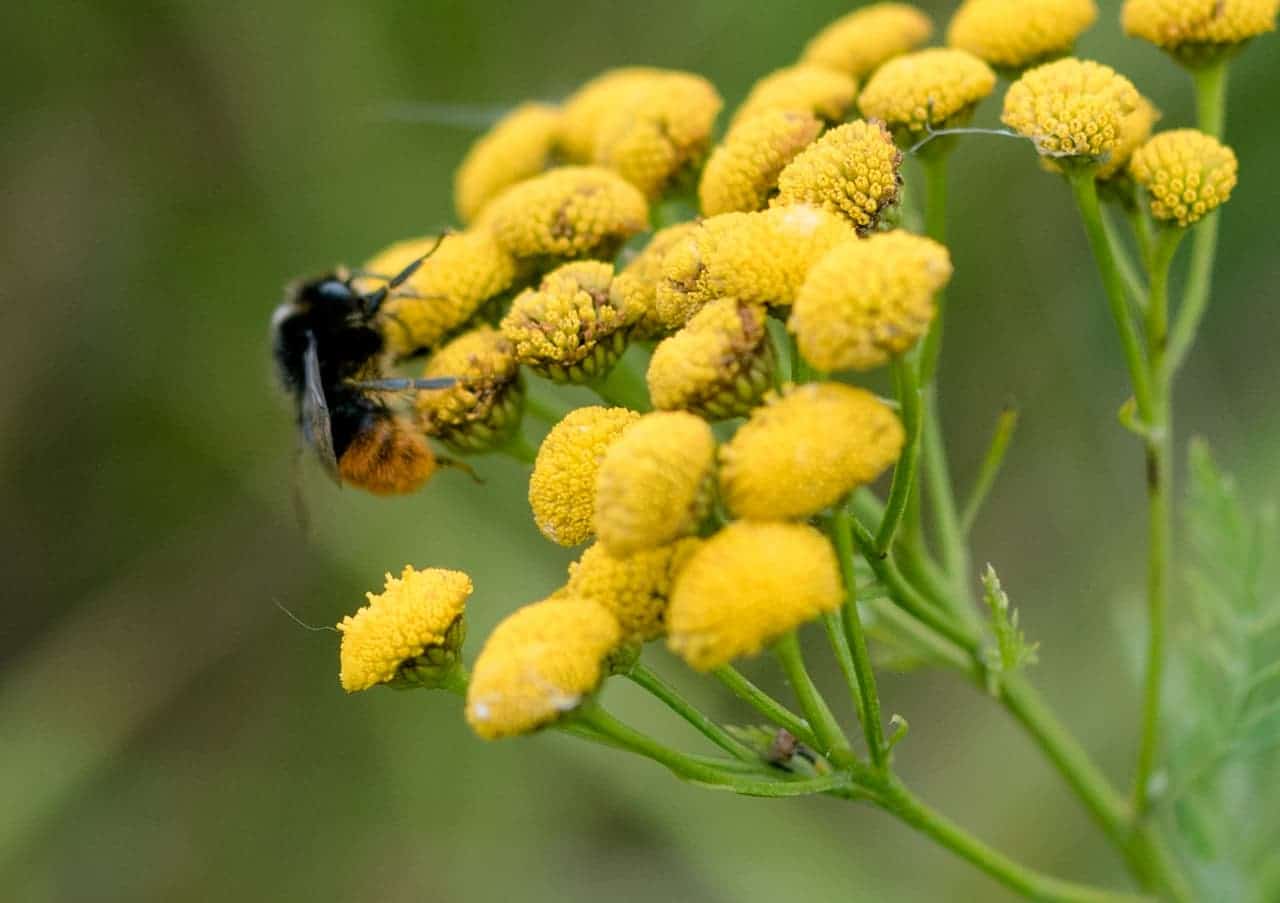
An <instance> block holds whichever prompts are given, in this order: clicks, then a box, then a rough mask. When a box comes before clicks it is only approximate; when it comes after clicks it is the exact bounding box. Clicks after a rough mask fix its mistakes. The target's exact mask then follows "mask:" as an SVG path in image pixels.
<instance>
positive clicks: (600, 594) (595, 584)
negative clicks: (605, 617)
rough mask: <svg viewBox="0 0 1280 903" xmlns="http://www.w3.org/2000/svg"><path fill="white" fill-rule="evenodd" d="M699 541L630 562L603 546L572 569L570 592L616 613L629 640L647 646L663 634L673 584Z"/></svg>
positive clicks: (647, 552) (645, 554)
mask: <svg viewBox="0 0 1280 903" xmlns="http://www.w3.org/2000/svg"><path fill="white" fill-rule="evenodd" d="M700 543H701V540H699V539H692V538H691V539H681V540H679V541H678V542H675V543H672V544H670V545H665V546H661V547H660V548H653V549H646V550H644V551H642V552H637V553H635V554H634V555H629V556H627V557H625V558H617V557H615V556H614V555H613V554H612V553H611V552H610V551H609V550H608V549H606V548H605V547H604V546H603V545H601V544H600V543H596V544H595V545H593V546H591V547H590V548H589V549H587V550H586V551H585V552H583V553H582V557H581V558H580V559H579V560H578V561H576V562H574V563H573V564H571V565H569V583H568V584H567V585H566V586H565V592H566V593H567V594H568V595H569V596H570V597H572V598H576V599H582V600H584V601H587V602H593V603H596V604H598V605H600V606H601V607H603V608H606V609H608V610H609V611H610V612H612V613H613V616H614V617H615V618H617V619H618V624H619V625H620V626H621V627H622V633H623V636H624V639H626V640H628V641H635V642H642V643H643V642H645V641H647V640H652V639H654V638H655V637H659V636H662V634H663V632H664V629H665V624H664V620H665V616H666V611H667V599H668V597H669V596H670V595H671V584H672V581H673V580H674V579H675V577H676V574H678V573H679V572H680V568H682V567H683V566H684V564H685V562H686V561H688V560H689V556H690V555H691V554H692V553H693V551H694V549H696V548H697V547H698V545H699V544H700Z"/></svg>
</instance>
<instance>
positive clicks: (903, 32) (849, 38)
mask: <svg viewBox="0 0 1280 903" xmlns="http://www.w3.org/2000/svg"><path fill="white" fill-rule="evenodd" d="M932 32H933V23H932V22H931V21H929V17H928V16H926V15H925V14H924V13H923V12H921V11H920V10H918V9H916V8H915V7H914V6H911V5H910V4H907V3H873V4H871V5H870V6H868V7H865V8H863V9H859V10H855V11H854V12H851V13H849V14H848V15H845V16H842V17H841V18H839V19H837V20H836V21H834V22H832V23H831V24H830V25H828V26H827V27H826V28H824V29H822V31H820V32H818V34H817V35H815V36H814V37H813V39H812V40H811V41H809V44H808V45H807V46H806V47H805V49H804V54H803V55H802V56H801V60H802V61H803V62H806V63H812V64H814V65H817V66H826V67H827V68H829V69H836V70H839V71H840V72H847V73H848V74H850V75H852V76H854V77H855V78H865V77H866V76H868V75H870V74H871V72H872V71H873V70H875V69H877V68H879V67H880V66H881V65H882V64H883V63H884V62H885V61H886V60H889V59H891V58H893V57H895V56H897V55H898V54H900V53H906V52H907V51H908V50H911V49H913V48H916V47H919V46H920V45H921V44H923V43H924V42H925V41H927V40H929V35H930V34H931V33H932Z"/></svg>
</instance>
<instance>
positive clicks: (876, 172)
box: [773, 120, 902, 232]
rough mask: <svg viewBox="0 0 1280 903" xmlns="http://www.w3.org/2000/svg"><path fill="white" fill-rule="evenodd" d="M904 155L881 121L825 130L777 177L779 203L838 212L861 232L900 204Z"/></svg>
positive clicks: (861, 122) (777, 200) (776, 202)
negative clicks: (814, 206) (884, 212)
mask: <svg viewBox="0 0 1280 903" xmlns="http://www.w3.org/2000/svg"><path fill="white" fill-rule="evenodd" d="M901 166H902V153H901V151H899V150H898V148H897V146H896V145H895V144H894V143H893V136H892V135H891V134H889V131H888V129H886V128H885V127H884V126H883V125H881V124H880V123H871V122H864V121H862V120H858V121H856V122H850V123H848V124H847V125H842V126H839V127H838V128H834V129H832V130H831V131H829V132H827V133H826V134H825V135H823V136H822V137H821V138H819V139H818V140H817V141H815V142H814V143H813V144H811V145H809V147H807V148H806V149H805V150H804V151H802V152H801V153H800V154H799V155H798V156H797V157H796V158H795V159H794V160H792V161H791V163H790V165H789V166H787V168H786V169H784V170H783V171H782V175H781V176H779V177H778V194H777V196H776V197H774V199H773V203H774V204H775V205H779V206H782V205H790V204H813V205H816V206H818V207H823V208H825V209H827V210H830V211H833V212H835V213H839V214H840V215H842V216H844V217H845V218H846V219H847V220H849V222H851V223H853V225H854V226H855V227H857V229H858V231H859V232H867V231H869V230H871V229H873V228H875V226H876V223H877V222H879V219H880V214H881V213H882V212H883V211H884V210H885V208H887V207H890V206H892V205H893V204H896V203H897V201H898V189H899V188H900V187H901V185H902V178H901V176H900V175H899V172H898V171H899V169H900V167H901Z"/></svg>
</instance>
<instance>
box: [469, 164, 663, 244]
mask: <svg viewBox="0 0 1280 903" xmlns="http://www.w3.org/2000/svg"><path fill="white" fill-rule="evenodd" d="M648 224H649V206H648V204H647V203H646V202H645V199H644V195H642V194H641V193H640V192H639V191H638V190H637V189H636V188H635V186H633V185H632V184H631V183H629V182H627V181H626V180H625V179H623V178H622V177H621V176H619V175H618V174H617V173H615V172H612V171H611V170H608V169H603V168H601V167H598V166H562V167H559V168H557V169H551V170H548V171H547V172H545V173H543V174H542V175H540V176H534V177H533V178H532V179H526V180H525V181H523V182H520V183H518V184H516V185H513V186H511V187H510V188H508V189H507V190H506V191H504V192H503V193H502V194H500V195H498V196H497V197H496V198H494V199H493V200H492V201H491V202H490V203H489V205H488V206H487V207H485V211H484V216H483V217H481V219H480V223H478V224H477V225H485V226H488V227H489V228H490V229H491V230H492V232H493V236H494V238H495V239H496V240H497V242H498V244H499V245H500V246H501V247H502V248H503V249H504V250H506V251H507V252H508V253H509V254H511V255H512V256H514V257H516V258H517V259H519V260H532V261H534V262H542V261H545V260H546V259H547V258H552V259H565V258H575V257H597V258H601V259H609V258H612V257H613V255H614V254H616V253H617V250H618V248H619V247H621V246H622V243H623V242H624V241H625V240H626V239H627V238H628V237H629V236H631V235H634V234H636V233H637V232H641V231H643V230H644V228H645V227H646V226H647V225H648Z"/></svg>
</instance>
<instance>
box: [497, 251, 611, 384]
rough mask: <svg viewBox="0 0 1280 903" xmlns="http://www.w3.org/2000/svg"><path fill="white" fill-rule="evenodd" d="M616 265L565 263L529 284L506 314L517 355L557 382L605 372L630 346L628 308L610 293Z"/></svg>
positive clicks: (506, 332) (504, 330)
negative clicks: (532, 285)
mask: <svg viewBox="0 0 1280 903" xmlns="http://www.w3.org/2000/svg"><path fill="white" fill-rule="evenodd" d="M612 280H613V265H612V264H608V263H602V262H600V261H596V260H582V261H578V262H576V263H566V264H564V265H563V266H561V267H558V268H557V269H555V270H552V271H551V272H550V273H548V274H547V275H546V276H544V277H543V278H542V282H541V284H540V285H539V286H538V288H537V289H525V290H524V291H523V292H521V293H520V294H519V295H517V296H516V299H515V301H513V302H512V303H511V309H510V310H509V311H508V312H507V315H506V316H505V317H503V318H502V334H503V335H504V336H506V337H507V339H508V340H509V341H510V342H511V344H512V345H513V346H514V347H515V356H516V360H517V361H519V362H520V363H522V364H525V365H527V366H529V367H531V368H533V369H534V370H535V371H536V372H538V373H540V374H542V375H543V376H546V377H548V378H550V379H553V380H555V381H556V382H578V383H580V382H586V381H588V380H590V379H593V378H595V377H597V376H600V375H602V374H604V373H607V372H608V370H609V368H611V367H612V366H613V365H614V364H615V363H617V360H618V357H619V355H621V354H622V352H623V351H624V350H625V349H626V345H627V327H628V326H629V325H630V322H629V319H628V314H627V312H626V311H625V310H622V309H619V308H618V307H616V306H615V305H614V303H613V301H612V299H611V298H610V295H609V284H610V282H612Z"/></svg>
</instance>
